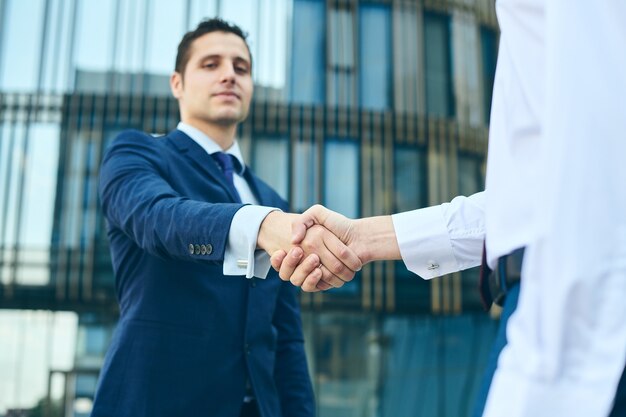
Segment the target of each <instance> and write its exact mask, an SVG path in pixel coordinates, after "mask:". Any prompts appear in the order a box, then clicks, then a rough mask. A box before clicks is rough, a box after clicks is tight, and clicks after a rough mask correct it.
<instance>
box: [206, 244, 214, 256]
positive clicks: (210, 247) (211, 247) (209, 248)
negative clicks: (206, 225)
mask: <svg viewBox="0 0 626 417" xmlns="http://www.w3.org/2000/svg"><path fill="white" fill-rule="evenodd" d="M212 253H213V245H211V244H210V243H207V244H206V254H207V255H210V254H212Z"/></svg>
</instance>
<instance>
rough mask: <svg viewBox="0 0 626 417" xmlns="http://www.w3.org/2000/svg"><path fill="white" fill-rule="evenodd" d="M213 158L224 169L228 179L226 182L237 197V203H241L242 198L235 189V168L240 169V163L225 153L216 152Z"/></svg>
mask: <svg viewBox="0 0 626 417" xmlns="http://www.w3.org/2000/svg"><path fill="white" fill-rule="evenodd" d="M211 156H212V157H213V159H215V161H216V162H217V164H218V165H219V166H220V168H222V172H223V173H224V176H225V177H226V182H227V183H228V186H229V187H230V190H231V191H232V192H233V194H234V195H235V197H236V199H235V200H236V202H237V203H241V197H240V196H239V193H238V192H237V188H235V181H234V179H233V175H234V173H235V167H237V168H238V167H239V161H237V160H236V158H235V157H234V156H233V155H231V154H229V153H225V152H215V153H212V154H211Z"/></svg>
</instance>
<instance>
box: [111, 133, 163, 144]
mask: <svg viewBox="0 0 626 417" xmlns="http://www.w3.org/2000/svg"><path fill="white" fill-rule="evenodd" d="M159 142H160V140H159V139H158V138H155V137H154V136H152V135H150V134H148V133H146V132H142V131H140V130H136V129H128V130H124V131H122V132H121V133H120V134H118V135H117V136H116V137H115V138H114V139H113V141H112V142H111V146H114V145H118V144H138V145H140V144H146V145H157V144H158V143H159Z"/></svg>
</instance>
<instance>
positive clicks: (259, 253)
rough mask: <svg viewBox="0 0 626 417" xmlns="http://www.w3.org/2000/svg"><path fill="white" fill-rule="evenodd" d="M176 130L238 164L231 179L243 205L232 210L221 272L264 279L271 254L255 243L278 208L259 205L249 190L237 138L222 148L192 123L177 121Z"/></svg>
mask: <svg viewBox="0 0 626 417" xmlns="http://www.w3.org/2000/svg"><path fill="white" fill-rule="evenodd" d="M177 129H178V130H180V131H182V132H184V133H185V134H186V135H187V136H189V137H190V138H191V139H192V140H193V141H194V142H196V143H197V144H198V145H200V146H201V147H202V149H204V150H205V151H206V152H207V153H208V154H209V155H211V154H213V153H215V152H226V153H229V154H231V155H233V156H234V157H235V158H237V160H238V161H239V163H240V164H241V167H242V170H241V171H240V172H235V174H236V175H234V176H233V182H234V184H235V188H236V189H237V192H238V193H239V196H240V197H241V202H242V203H244V204H246V205H245V206H243V207H242V208H241V209H239V210H238V211H237V212H236V213H235V215H234V216H233V220H232V222H231V224H230V231H229V232H228V242H227V243H226V251H225V253H224V275H245V276H246V277H247V278H252V277H257V278H265V277H266V276H267V273H268V272H269V270H270V267H271V264H270V256H269V255H268V254H267V252H265V251H263V250H257V249H256V242H257V237H258V235H259V228H260V227H261V223H262V222H263V220H264V219H265V216H267V215H268V213H270V212H271V211H274V210H278V209H277V208H274V207H264V206H259V205H258V204H259V202H258V201H257V199H256V198H255V196H254V193H253V192H252V190H251V189H250V185H249V184H248V182H247V181H246V180H245V178H244V177H243V172H244V171H243V170H245V169H246V164H245V163H244V161H243V156H242V155H241V150H240V149H239V144H238V143H237V141H235V142H234V143H233V145H232V146H231V147H230V148H228V149H226V150H223V149H222V148H221V147H220V146H219V145H218V144H217V143H216V142H215V141H213V140H212V139H211V138H209V137H208V136H207V135H205V134H204V133H203V132H202V131H200V130H198V129H196V128H195V127H193V126H191V125H188V124H186V123H183V122H180V123H179V124H178V126H177Z"/></svg>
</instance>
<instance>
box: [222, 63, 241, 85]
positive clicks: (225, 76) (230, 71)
mask: <svg viewBox="0 0 626 417" xmlns="http://www.w3.org/2000/svg"><path fill="white" fill-rule="evenodd" d="M235 75H237V74H236V73H235V69H234V68H233V66H232V65H228V64H227V65H223V66H222V72H221V74H220V76H221V82H222V83H226V84H234V83H235Z"/></svg>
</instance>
